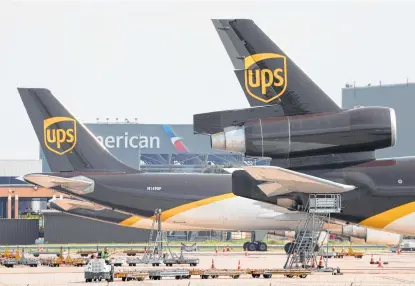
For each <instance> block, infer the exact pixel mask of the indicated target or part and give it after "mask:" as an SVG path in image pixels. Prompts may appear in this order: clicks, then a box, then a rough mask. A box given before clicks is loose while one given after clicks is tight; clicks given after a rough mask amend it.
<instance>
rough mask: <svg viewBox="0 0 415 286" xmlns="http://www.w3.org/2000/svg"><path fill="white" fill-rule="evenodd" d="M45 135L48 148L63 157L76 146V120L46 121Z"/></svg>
mask: <svg viewBox="0 0 415 286" xmlns="http://www.w3.org/2000/svg"><path fill="white" fill-rule="evenodd" d="M43 133H44V140H45V146H46V148H48V149H49V150H50V151H51V152H54V153H56V154H58V155H63V154H65V153H68V152H69V151H71V150H72V149H73V148H74V147H75V145H76V120H75V119H72V118H69V117H51V118H48V119H45V120H44V121H43Z"/></svg>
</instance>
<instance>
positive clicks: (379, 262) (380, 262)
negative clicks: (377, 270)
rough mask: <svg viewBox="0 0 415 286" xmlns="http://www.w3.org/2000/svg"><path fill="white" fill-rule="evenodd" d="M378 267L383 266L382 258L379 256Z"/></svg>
mask: <svg viewBox="0 0 415 286" xmlns="http://www.w3.org/2000/svg"><path fill="white" fill-rule="evenodd" d="M378 267H383V263H382V258H380V256H379V261H378Z"/></svg>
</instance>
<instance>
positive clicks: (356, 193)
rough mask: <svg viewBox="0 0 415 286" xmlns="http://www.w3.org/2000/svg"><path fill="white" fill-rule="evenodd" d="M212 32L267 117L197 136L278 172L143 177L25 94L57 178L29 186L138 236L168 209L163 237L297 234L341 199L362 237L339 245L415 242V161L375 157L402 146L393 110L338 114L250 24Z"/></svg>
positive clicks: (32, 177)
mask: <svg viewBox="0 0 415 286" xmlns="http://www.w3.org/2000/svg"><path fill="white" fill-rule="evenodd" d="M214 24H215V26H216V28H217V29H218V33H219V35H220V37H221V39H222V41H223V43H224V44H225V47H226V49H227V51H228V53H229V55H230V56H231V59H232V62H233V64H234V66H235V69H236V71H235V73H236V75H237V77H238V79H239V81H240V82H241V85H242V88H243V89H244V91H245V93H246V95H247V98H248V100H249V102H250V104H251V106H259V107H253V108H249V109H244V110H233V111H221V112H214V113H208V114H199V115H195V116H194V128H195V132H198V133H204V134H212V135H211V142H212V147H214V148H217V149H223V150H228V151H236V152H243V153H245V154H246V155H251V156H268V157H271V158H273V160H272V165H273V166H271V167H246V168H243V169H236V170H229V172H230V173H231V174H173V173H168V174H161V173H143V172H140V171H139V170H136V169H133V168H131V167H129V166H126V165H125V164H123V163H122V162H120V161H119V160H117V159H116V158H115V157H113V156H112V155H111V154H110V153H109V152H108V151H107V150H106V149H105V148H104V147H103V146H102V145H101V144H100V143H99V141H97V139H96V138H95V137H94V136H93V135H92V134H91V133H90V131H89V130H88V129H87V128H86V127H85V126H84V125H83V124H82V123H81V122H79V121H77V120H76V119H75V118H74V116H73V115H72V114H71V113H69V111H68V110H67V109H65V107H63V106H62V105H61V104H60V102H59V101H58V100H56V98H54V97H53V95H52V94H51V92H50V91H48V90H46V89H36V88H19V93H20V95H21V98H22V101H23V103H24V105H25V107H26V110H27V112H28V115H29V117H30V119H31V122H32V124H33V127H34V129H35V131H36V134H37V136H38V139H39V142H40V144H41V146H42V149H43V151H44V153H45V156H46V159H47V161H48V163H49V166H50V168H51V170H52V173H47V174H46V173H44V174H29V175H26V176H24V179H25V180H26V181H27V182H29V183H33V184H36V185H40V186H43V187H47V188H53V189H55V190H57V191H59V192H62V193H66V194H69V195H72V196H74V197H76V198H79V199H81V200H82V201H84V202H82V203H84V205H82V203H79V201H75V200H62V201H61V202H60V203H56V208H61V210H64V211H65V210H66V211H68V212H69V213H71V212H70V211H71V210H78V211H79V215H82V212H83V214H84V215H85V216H87V217H88V216H94V217H95V218H97V219H101V220H105V221H111V222H113V223H117V224H121V225H125V226H131V227H138V228H149V227H150V226H151V218H152V215H153V213H154V210H155V209H156V208H161V209H162V210H163V212H162V220H163V222H164V224H163V225H164V228H165V229H166V230H169V229H170V230H209V229H223V230H242V231H245V230H247V231H250V230H293V229H295V227H296V226H297V225H298V221H299V220H300V219H301V218H303V217H304V214H303V213H301V212H299V211H298V210H301V206H302V205H304V204H305V201H306V199H307V197H308V194H314V193H342V194H343V206H344V210H343V212H342V213H341V214H338V215H336V219H338V220H341V221H343V222H345V223H351V224H360V225H361V226H363V227H361V226H351V225H344V226H340V229H339V230H338V233H342V234H346V235H350V236H352V237H357V238H361V239H363V240H365V241H366V242H371V243H385V244H395V243H397V242H398V241H399V240H400V235H399V234H406V235H414V234H415V228H414V227H413V226H414V222H413V218H414V214H413V211H414V203H413V201H414V196H415V192H414V185H415V184H414V180H415V179H412V178H411V169H412V166H414V165H415V158H397V159H389V160H376V159H375V156H374V150H376V149H380V148H386V147H389V146H392V145H394V143H395V138H396V121H395V114H394V111H393V109H389V108H383V107H372V108H359V109H353V110H341V109H340V108H339V107H338V106H337V105H336V104H335V103H334V102H332V101H331V99H330V98H329V97H328V96H327V95H326V94H325V93H324V92H323V91H322V90H321V89H319V88H318V86H317V85H315V84H314V83H313V82H312V81H311V80H310V79H309V78H308V77H307V75H305V74H304V73H303V72H302V71H301V70H300V69H299V68H298V67H297V66H296V65H295V64H294V63H293V62H292V61H291V60H290V59H289V58H288V57H287V56H286V55H285V54H284V53H283V52H282V51H281V50H280V49H279V48H278V47H277V46H276V45H275V44H274V43H273V42H272V41H271V40H270V39H269V38H268V37H267V36H266V35H265V34H264V33H263V32H262V31H261V30H260V29H259V28H258V27H257V26H256V25H255V24H254V23H253V22H252V21H251V20H214ZM55 202H58V200H55ZM74 202H75V203H74ZM91 205H92V207H91ZM97 208H98V209H97ZM99 208H100V209H99ZM72 214H76V211H75V212H72ZM91 214H93V215H91ZM326 227H327V226H326ZM372 228H373V229H372Z"/></svg>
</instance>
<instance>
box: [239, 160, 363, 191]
mask: <svg viewBox="0 0 415 286" xmlns="http://www.w3.org/2000/svg"><path fill="white" fill-rule="evenodd" d="M244 170H245V171H246V172H247V173H248V174H249V175H251V177H252V178H254V179H255V180H257V181H265V183H263V184H260V185H259V186H258V187H259V188H260V189H261V190H262V191H263V192H264V193H265V194H266V195H267V196H268V197H270V196H275V195H281V194H286V193H289V192H298V193H308V194H324V193H328V194H329V193H330V194H333V193H343V192H348V191H351V190H353V189H355V188H356V187H355V186H351V185H345V184H340V183H336V182H333V181H329V180H325V179H322V178H319V177H314V176H311V175H306V174H303V173H299V172H296V171H292V170H288V169H284V168H280V167H274V166H254V167H245V168H244Z"/></svg>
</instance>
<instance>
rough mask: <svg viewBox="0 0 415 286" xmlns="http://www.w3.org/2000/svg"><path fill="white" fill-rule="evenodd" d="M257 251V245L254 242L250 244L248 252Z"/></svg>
mask: <svg viewBox="0 0 415 286" xmlns="http://www.w3.org/2000/svg"><path fill="white" fill-rule="evenodd" d="M255 250H256V244H255V243H254V242H250V243H249V244H248V251H255Z"/></svg>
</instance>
